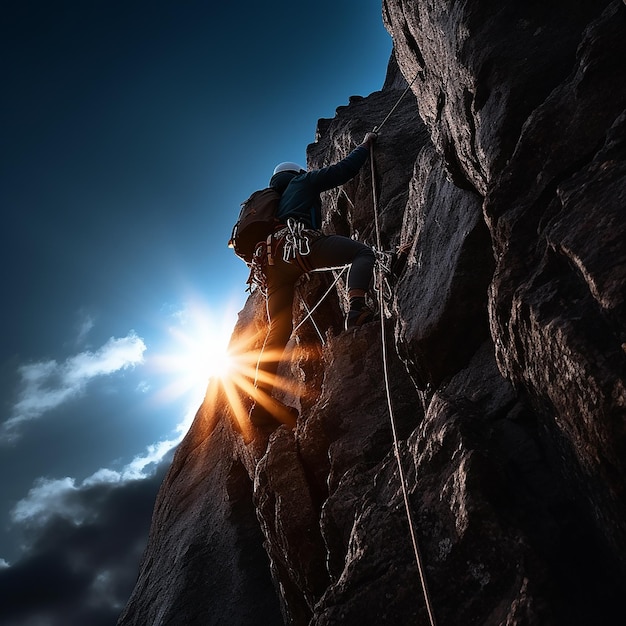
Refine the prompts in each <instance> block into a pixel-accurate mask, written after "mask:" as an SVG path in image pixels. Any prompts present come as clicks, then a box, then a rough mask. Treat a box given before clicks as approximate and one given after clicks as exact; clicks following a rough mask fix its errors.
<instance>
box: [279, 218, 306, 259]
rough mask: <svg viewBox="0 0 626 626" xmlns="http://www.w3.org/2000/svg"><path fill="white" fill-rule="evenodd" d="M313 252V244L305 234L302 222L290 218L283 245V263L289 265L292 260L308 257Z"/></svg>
mask: <svg viewBox="0 0 626 626" xmlns="http://www.w3.org/2000/svg"><path fill="white" fill-rule="evenodd" d="M310 252H311V242H310V240H309V236H308V235H307V234H306V232H305V227H304V224H303V223H302V222H297V221H296V220H294V219H292V218H289V219H288V220H287V228H286V233H285V243H284V244H283V261H285V263H289V261H290V260H291V259H296V258H297V257H299V256H307V255H308V254H309V253H310Z"/></svg>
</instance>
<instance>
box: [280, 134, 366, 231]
mask: <svg viewBox="0 0 626 626" xmlns="http://www.w3.org/2000/svg"><path fill="white" fill-rule="evenodd" d="M368 156H369V150H368V149H367V148H366V147H365V146H363V145H360V146H358V147H356V148H355V149H354V150H353V151H352V152H351V153H350V154H349V155H348V156H347V157H346V158H345V159H342V160H341V161H339V162H338V163H335V164H334V165H329V166H328V167H324V168H322V169H320V170H312V171H310V172H302V173H300V174H294V173H293V172H279V173H278V174H275V175H274V176H272V179H271V180H270V187H272V188H273V189H276V190H278V191H280V192H281V193H282V197H281V199H280V204H279V205H278V211H277V214H276V215H277V217H278V219H279V220H280V221H281V223H283V224H286V223H287V219H288V218H290V217H291V218H293V219H295V220H298V221H300V222H303V223H304V224H305V226H306V227H307V228H314V229H318V228H321V226H322V200H321V198H320V193H321V192H322V191H327V190H328V189H332V188H333V187H338V186H339V185H343V184H344V183H347V182H348V181H349V180H350V179H351V178H354V177H355V176H356V175H357V173H358V172H359V170H360V169H361V167H362V166H363V164H364V163H365V161H367V157H368Z"/></svg>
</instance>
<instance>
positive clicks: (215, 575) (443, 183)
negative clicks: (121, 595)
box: [119, 0, 626, 626]
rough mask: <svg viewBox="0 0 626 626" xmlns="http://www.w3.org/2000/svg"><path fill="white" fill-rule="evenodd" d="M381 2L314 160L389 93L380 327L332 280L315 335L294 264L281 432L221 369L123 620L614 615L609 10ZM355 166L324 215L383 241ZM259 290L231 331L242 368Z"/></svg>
mask: <svg viewBox="0 0 626 626" xmlns="http://www.w3.org/2000/svg"><path fill="white" fill-rule="evenodd" d="M383 19H384V22H385V25H386V27H387V29H388V30H389V32H390V33H391V35H392V37H393V41H394V53H393V58H392V60H391V62H390V66H389V72H388V76H387V80H386V82H385V85H384V87H383V89H382V90H381V91H380V92H376V93H373V94H371V95H369V96H368V97H366V98H360V97H359V98H357V97H354V98H352V99H351V101H350V103H349V104H348V105H347V106H345V107H341V108H339V109H338V110H337V114H336V116H335V117H334V118H333V119H332V120H320V122H319V124H318V131H317V137H316V141H315V143H314V144H312V145H311V146H309V150H308V159H309V166H310V167H313V168H315V167H320V166H323V165H327V164H329V163H332V162H334V161H336V160H338V159H339V158H341V157H343V156H345V155H346V154H347V153H348V152H349V151H350V149H351V148H352V146H353V145H354V144H355V142H357V141H359V140H360V139H361V138H362V136H363V135H364V133H365V132H366V131H368V130H371V129H372V128H373V127H375V126H377V125H379V124H380V123H381V121H382V120H384V119H385V117H386V115H387V113H388V112H389V111H390V110H391V109H392V107H393V106H394V105H395V104H397V103H398V102H399V105H398V107H397V109H396V110H395V112H394V114H393V115H392V116H391V117H390V118H389V119H388V120H387V121H386V122H385V123H384V126H383V127H382V128H381V132H380V137H379V141H378V142H377V146H376V150H375V155H374V176H375V180H374V182H375V189H376V192H377V200H378V201H377V209H378V213H379V225H380V233H381V239H382V242H383V245H384V247H391V246H394V245H397V244H410V245H411V254H410V258H409V264H408V267H407V271H406V273H405V275H404V276H403V278H402V280H401V281H400V282H399V284H398V286H397V288H396V291H395V295H394V297H393V299H392V300H391V301H390V302H389V303H385V304H384V306H383V313H384V314H385V315H384V316H383V319H384V323H383V324H382V325H381V324H370V325H366V326H364V327H363V328H360V329H358V330H355V331H349V332H342V330H341V329H342V307H343V303H342V299H341V281H340V283H339V296H336V295H335V293H334V291H333V293H332V295H331V296H329V297H327V298H326V299H325V300H324V301H323V303H322V304H321V305H320V307H319V308H317V309H316V311H315V313H314V315H313V316H314V319H315V322H316V325H317V328H318V330H319V331H320V334H321V336H320V335H319V334H318V332H317V331H316V329H315V328H314V326H313V325H312V324H311V322H310V321H309V320H306V319H305V316H306V308H307V307H308V308H309V309H310V308H311V307H312V306H313V305H314V304H315V303H316V302H317V301H318V300H319V298H320V297H321V296H322V294H324V292H325V291H326V290H327V287H328V286H329V285H330V284H331V280H332V276H330V277H329V276H320V275H316V276H315V277H314V278H311V279H310V280H306V281H303V282H302V285H301V288H300V291H301V299H300V300H299V302H298V304H296V305H295V307H294V317H295V321H296V324H298V323H299V322H300V321H302V320H304V323H303V324H302V325H301V326H300V327H299V328H298V329H297V330H296V332H295V333H294V336H293V338H292V341H291V342H290V345H289V346H288V354H287V358H286V359H285V362H284V364H283V366H282V370H281V373H282V375H283V376H284V377H285V379H286V380H287V382H288V385H286V388H285V390H284V391H283V392H282V397H283V398H284V399H285V401H286V402H288V403H290V404H292V405H293V406H297V407H298V408H299V410H300V412H301V417H300V419H299V421H298V425H297V427H296V429H295V430H294V431H293V432H292V431H288V430H287V429H286V428H281V429H279V430H277V431H276V432H275V433H273V434H272V435H271V436H270V437H269V438H267V437H263V436H261V435H260V434H259V433H254V432H252V431H251V430H250V429H249V427H248V426H247V424H246V421H245V412H246V409H247V407H248V402H249V400H248V398H247V394H246V393H245V388H244V389H241V388H237V386H236V385H235V384H234V382H236V381H235V380H234V379H231V381H230V382H227V381H225V382H223V383H222V382H219V381H212V382H211V384H210V386H209V391H208V393H207V398H206V400H205V403H204V404H203V406H202V407H201V408H200V410H199V412H198V415H197V417H196V420H195V421H194V424H193V426H192V428H191V430H190V432H189V433H188V435H187V437H186V438H185V440H184V441H183V443H182V444H181V445H180V447H179V449H178V450H177V453H176V456H175V458H174V461H173V463H172V466H171V468H170V471H169V474H168V476H167V477H166V479H165V481H164V483H163V486H162V488H161V491H160V494H159V497H158V500H157V503H156V507H155V512H154V518H153V525H152V531H151V535H150V540H149V545H148V548H147V551H146V554H145V556H144V560H143V563H142V566H141V570H140V573H139V579H138V583H137V587H136V589H135V591H134V593H133V595H132V597H131V599H130V601H129V603H128V605H127V607H126V609H125V610H124V612H123V614H122V616H121V618H120V622H119V623H120V624H121V625H123V626H128V625H131V624H133V625H147V624H150V625H151V626H157V625H164V624H186V625H193V624H198V625H199V624H202V625H206V624H225V623H229V624H241V625H245V624H251V625H252V624H261V623H262V624H294V625H301V624H315V625H320V626H321V625H323V624H324V625H325V624H328V625H331V624H332V625H336V624H380V623H389V624H392V623H393V624H408V623H413V624H429V623H432V621H433V618H434V619H436V622H437V624H439V625H440V626H458V625H459V624H479V625H481V626H496V625H504V624H507V625H513V624H517V625H537V626H539V625H541V626H549V625H558V626H561V625H568V626H587V625H588V624H613V623H619V622H620V621H621V615H622V611H621V608H620V602H621V597H622V596H623V593H624V591H625V590H626V499H625V493H624V489H625V486H626V472H625V469H626V468H625V467H624V465H625V463H626V461H625V459H626V436H625V434H626V433H625V426H626V389H625V381H626V305H625V300H624V299H625V295H626V213H625V211H626V208H625V205H626V80H625V79H626V70H625V69H624V68H625V66H624V63H623V59H624V58H625V54H626V7H625V6H624V4H623V3H622V2H620V1H617V0H614V1H611V2H609V1H602V0H594V1H591V0H587V1H583V2H578V3H573V4H572V3H571V2H568V3H566V2H564V0H555V1H554V2H551V3H534V2H531V3H519V2H512V1H509V0H507V1H505V2H488V1H487V0H480V1H474V2H452V1H451V0H428V1H425V0H419V1H418V0H385V2H383ZM408 83H410V85H411V89H410V92H409V93H408V94H407V95H406V96H404V97H403V98H402V99H401V100H399V99H400V96H401V95H402V93H403V92H404V88H405V87H406V85H407V84H408ZM372 182H373V181H372V176H371V172H370V170H369V169H368V168H364V169H363V171H362V172H361V174H360V175H359V176H358V177H357V178H356V179H354V180H353V181H351V182H350V183H348V184H346V185H344V187H343V188H342V189H341V190H333V191H330V192H328V193H327V194H326V197H325V198H324V204H325V213H326V224H325V229H326V230H327V231H328V232H338V233H341V234H349V235H358V237H359V238H360V239H362V240H364V241H366V242H368V243H370V244H374V243H375V228H374V224H373V219H372V215H373V209H374V207H373V200H372V198H373V196H372V188H373V186H372ZM262 305H263V302H262V298H261V297H260V295H259V294H253V295H252V296H251V297H250V299H249V301H248V303H247V304H246V307H245V308H244V310H243V311H242V313H241V314H240V318H239V322H238V324H237V327H236V328H235V332H234V335H233V340H232V346H233V349H234V350H236V351H237V352H239V353H240V354H241V355H242V359H244V360H245V358H246V355H250V356H248V357H247V358H248V359H250V360H253V359H254V354H255V351H256V350H258V348H259V346H260V344H261V342H262V339H263V333H264V328H265V320H264V317H263V314H264V312H263V306H262ZM382 333H384V335H383V334H382ZM383 338H384V339H385V342H383V341H382V340H383ZM383 345H386V346H387V350H386V353H385V360H384V362H385V363H386V366H387V370H385V368H384V367H383V351H382V349H381V347H382V346H383ZM387 389H388V391H389V397H390V398H391V402H390V405H391V411H390V408H389V406H388V400H387ZM390 412H391V413H392V414H393V418H394V425H395V431H396V437H397V447H396V446H395V445H394V436H393V431H392V428H391V426H390V423H391V422H390ZM399 467H401V468H402V473H401V474H400V472H399ZM403 482H404V486H405V487H406V496H407V502H408V505H409V506H408V510H409V515H410V518H409V517H407V509H406V508H405V504H404V502H405V501H404V497H403V491H402V488H401V487H402V483H403ZM409 519H410V520H411V522H412V525H413V528H414V531H415V537H416V540H417V545H418V548H419V554H420V555H421V559H417V558H416V554H415V551H414V549H413V545H412V542H411V536H410V533H409ZM418 563H421V564H422V565H423V570H424V571H423V574H424V578H425V582H426V586H427V593H428V597H429V599H430V604H431V608H432V610H433V613H434V614H433V615H429V613H428V611H427V606H426V602H425V594H424V586H423V585H422V583H421V579H420V575H419V572H418Z"/></svg>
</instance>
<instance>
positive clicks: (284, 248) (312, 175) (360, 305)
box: [249, 133, 376, 428]
mask: <svg viewBox="0 0 626 626" xmlns="http://www.w3.org/2000/svg"><path fill="white" fill-rule="evenodd" d="M375 139H376V134H375V133H367V134H366V135H365V137H364V139H363V141H362V143H361V144H359V145H358V146H357V147H356V148H355V149H354V150H353V151H352V152H351V153H350V154H349V155H348V156H347V157H345V158H344V159H342V160H341V161H339V162H338V163H335V164H334V165H330V166H328V167H324V168H322V169H317V170H311V171H306V170H305V169H304V168H302V167H300V166H299V165H298V164H297V163H292V162H284V163H280V164H278V165H277V166H276V168H275V169H274V172H273V175H272V177H271V179H270V182H269V186H270V187H271V188H273V189H275V190H277V191H278V192H279V193H281V194H282V195H281V199H280V202H279V205H278V210H277V218H278V221H279V223H280V224H281V225H280V226H278V228H277V230H276V231H275V232H274V234H273V235H272V236H271V238H270V240H269V241H268V246H267V257H268V258H267V259H264V260H263V268H264V275H265V276H264V277H265V283H266V288H267V292H266V306H267V316H268V320H269V328H268V332H267V336H266V338H265V343H264V344H263V348H262V350H261V354H260V355H259V362H258V366H257V376H256V381H255V392H256V393H255V397H254V404H253V405H252V408H251V410H250V414H249V419H250V422H251V423H252V424H253V425H255V426H258V427H261V428H275V427H277V426H279V425H280V424H281V423H284V424H287V425H288V426H289V427H293V426H294V425H295V421H296V418H297V415H298V412H297V410H296V409H294V408H292V407H288V406H286V405H284V404H283V403H282V402H279V401H278V400H277V399H275V398H273V397H272V390H273V387H274V381H275V377H276V370H277V369H278V365H279V364H280V361H281V358H282V354H283V352H284V349H285V346H286V345H287V342H288V341H289V337H290V336H291V332H292V330H293V320H292V307H293V299H294V290H295V284H296V281H297V280H298V279H299V278H300V277H301V276H302V275H303V274H305V273H307V272H310V271H313V270H319V269H325V268H330V267H338V266H344V265H350V269H349V272H348V278H347V291H348V301H349V307H348V313H347V315H346V319H345V327H346V329H349V328H354V327H358V326H361V325H363V324H365V323H367V322H370V321H372V320H373V319H374V312H373V311H372V310H371V309H370V308H369V307H368V306H367V304H366V302H365V295H366V293H367V290H368V289H369V286H370V282H371V280H372V273H373V268H374V263H375V261H376V257H375V254H374V251H373V250H372V248H370V247H369V246H367V245H365V244H364V243H361V242H359V241H355V240H354V239H350V238H349V237H343V236H341V235H324V234H323V233H322V232H321V230H320V229H321V226H322V201H321V198H320V194H321V192H322V191H327V190H329V189H332V188H334V187H338V186H340V185H343V184H344V183H346V182H348V181H349V180H351V179H352V178H354V177H355V176H356V175H357V174H358V172H359V170H360V169H361V167H362V166H363V165H364V164H365V162H366V161H367V159H368V156H369V154H370V148H371V145H372V144H373V142H374V141H375Z"/></svg>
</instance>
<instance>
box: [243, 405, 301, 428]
mask: <svg viewBox="0 0 626 626" xmlns="http://www.w3.org/2000/svg"><path fill="white" fill-rule="evenodd" d="M248 417H249V419H250V423H251V424H252V425H253V426H256V427H257V428H259V429H261V430H263V431H265V432H273V431H275V430H276V429H277V428H278V427H279V426H282V425H283V424H284V425H285V426H287V428H289V429H292V428H294V427H295V425H296V420H297V418H298V410H297V409H294V408H293V407H291V406H287V405H286V404H283V403H282V402H280V401H279V400H276V398H272V397H269V396H265V397H264V398H263V400H262V403H261V401H260V400H257V401H256V402H255V403H254V404H253V405H252V408H251V409H250V414H249V415H248Z"/></svg>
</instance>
